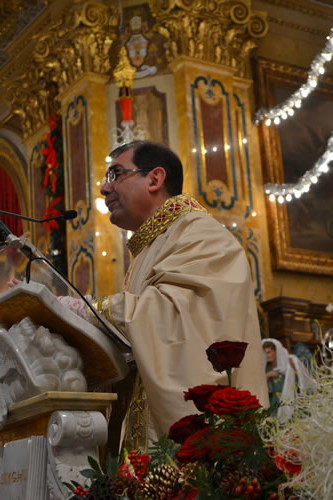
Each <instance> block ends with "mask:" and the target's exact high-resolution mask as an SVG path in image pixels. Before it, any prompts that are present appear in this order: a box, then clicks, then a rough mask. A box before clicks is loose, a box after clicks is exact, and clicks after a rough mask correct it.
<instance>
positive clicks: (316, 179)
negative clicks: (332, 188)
mask: <svg viewBox="0 0 333 500" xmlns="http://www.w3.org/2000/svg"><path fill="white" fill-rule="evenodd" d="M310 180H311V182H312V184H317V182H318V177H316V176H315V175H313V176H312V177H311V179H310Z"/></svg>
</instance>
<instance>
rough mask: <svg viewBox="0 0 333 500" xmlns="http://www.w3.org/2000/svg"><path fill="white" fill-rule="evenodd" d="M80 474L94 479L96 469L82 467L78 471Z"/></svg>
mask: <svg viewBox="0 0 333 500" xmlns="http://www.w3.org/2000/svg"><path fill="white" fill-rule="evenodd" d="M80 474H81V475H82V476H83V477H87V478H88V479H95V478H96V471H94V470H93V469H83V470H81V471H80Z"/></svg>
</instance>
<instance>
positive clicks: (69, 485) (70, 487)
mask: <svg viewBox="0 0 333 500" xmlns="http://www.w3.org/2000/svg"><path fill="white" fill-rule="evenodd" d="M62 484H63V485H64V486H66V488H68V489H69V490H70V491H74V490H75V486H74V485H73V484H70V483H66V482H65V481H63V483H62Z"/></svg>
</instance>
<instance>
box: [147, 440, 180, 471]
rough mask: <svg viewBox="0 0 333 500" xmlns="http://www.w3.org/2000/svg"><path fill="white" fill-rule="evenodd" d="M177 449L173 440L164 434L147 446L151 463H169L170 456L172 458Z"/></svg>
mask: <svg viewBox="0 0 333 500" xmlns="http://www.w3.org/2000/svg"><path fill="white" fill-rule="evenodd" d="M178 449H179V446H178V445H176V443H175V442H174V441H172V440H171V439H168V437H167V436H166V435H165V434H164V435H163V436H162V437H161V438H160V439H159V440H158V441H155V442H154V443H153V445H152V446H151V448H149V452H150V456H151V460H152V464H154V465H162V464H164V463H166V462H167V463H170V460H169V459H170V458H171V459H173V458H174V457H175V455H176V453H177V451H178Z"/></svg>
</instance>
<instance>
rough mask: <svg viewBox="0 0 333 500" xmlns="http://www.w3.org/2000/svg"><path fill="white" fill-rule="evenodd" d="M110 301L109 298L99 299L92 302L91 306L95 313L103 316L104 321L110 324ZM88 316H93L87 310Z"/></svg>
mask: <svg viewBox="0 0 333 500" xmlns="http://www.w3.org/2000/svg"><path fill="white" fill-rule="evenodd" d="M110 299H111V297H101V298H99V299H96V300H94V301H92V305H93V307H94V308H95V309H97V311H98V312H99V313H100V314H102V315H103V316H104V318H105V319H107V320H108V321H110V322H112V316H111V311H110ZM88 316H89V317H90V316H93V313H92V311H90V310H88Z"/></svg>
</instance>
